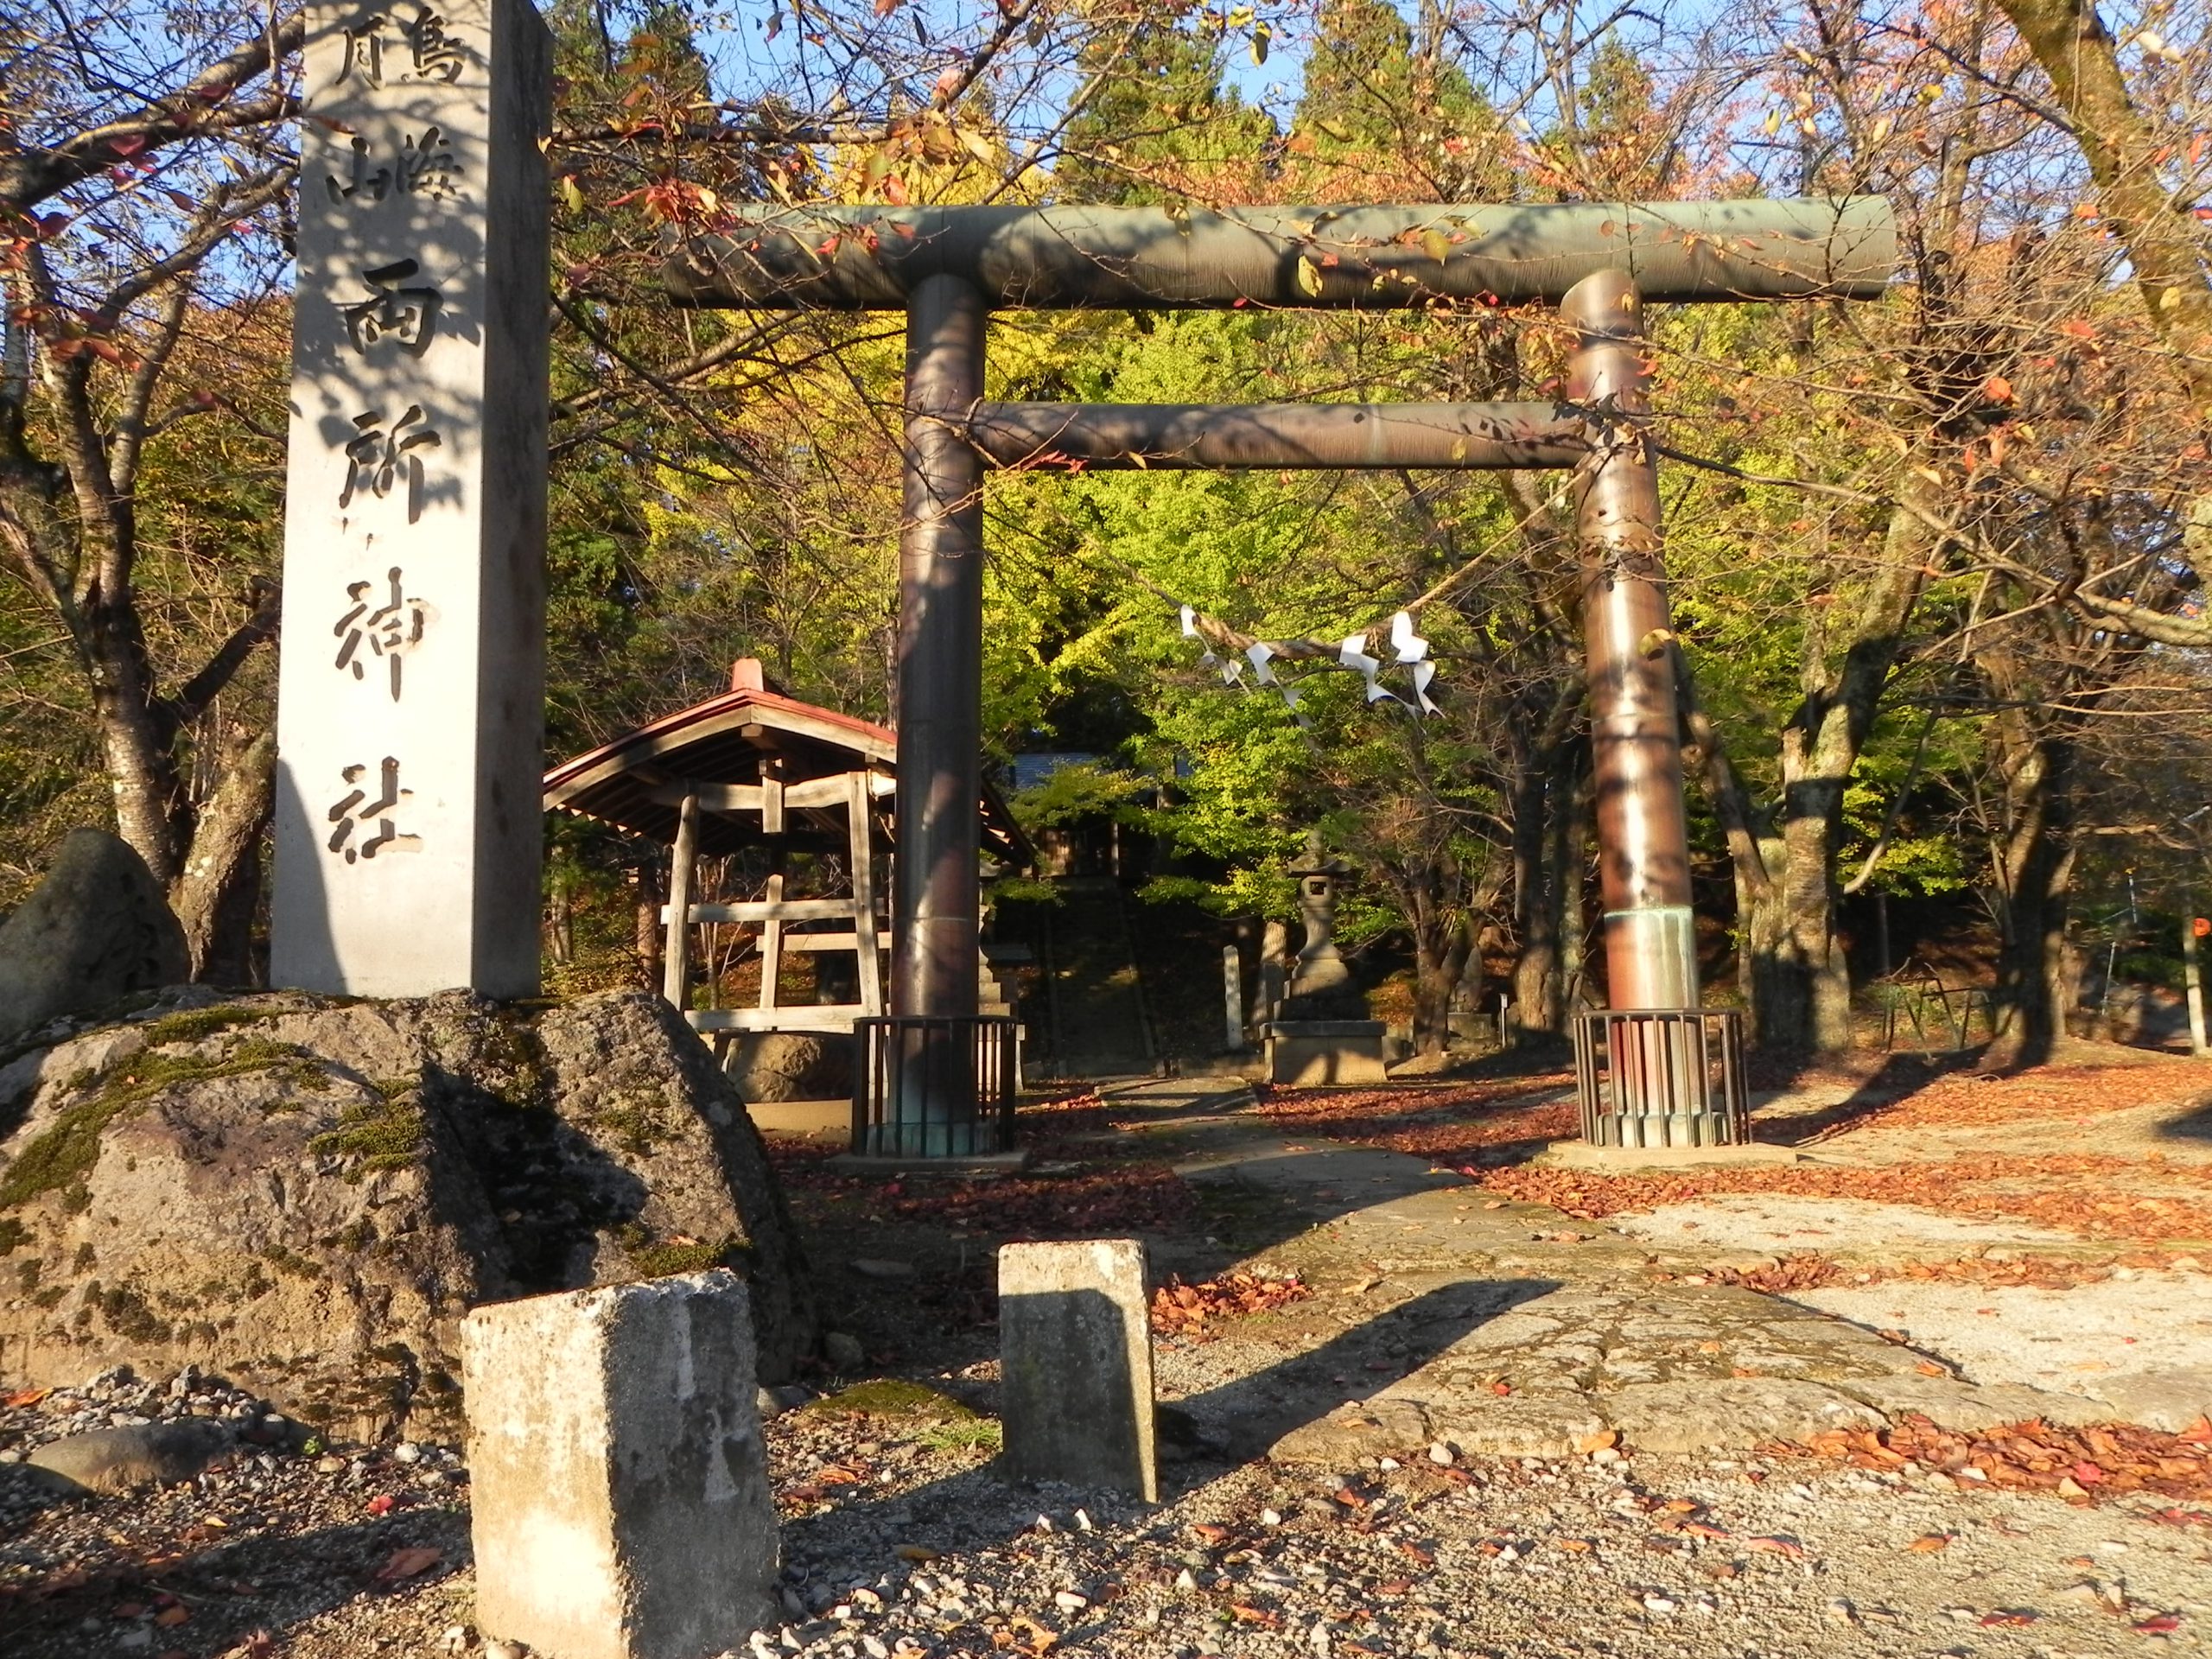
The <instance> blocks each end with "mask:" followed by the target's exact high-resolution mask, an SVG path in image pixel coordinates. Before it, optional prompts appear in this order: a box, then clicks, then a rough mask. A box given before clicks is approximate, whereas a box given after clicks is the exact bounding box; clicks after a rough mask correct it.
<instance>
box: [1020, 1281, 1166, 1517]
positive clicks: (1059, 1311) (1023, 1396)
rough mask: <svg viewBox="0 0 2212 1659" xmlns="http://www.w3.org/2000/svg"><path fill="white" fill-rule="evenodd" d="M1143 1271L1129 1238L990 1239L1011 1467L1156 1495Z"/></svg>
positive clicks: (1030, 1474)
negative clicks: (995, 1248) (998, 1243)
mask: <svg viewBox="0 0 2212 1659" xmlns="http://www.w3.org/2000/svg"><path fill="white" fill-rule="evenodd" d="M1144 1281H1145V1274H1144V1246H1143V1244H1141V1243H1139V1242H1138V1241H1137V1240H1135V1239H1133V1238H1100V1239H1087V1240H1084V1241H1083V1242H1081V1243H1072V1244H1008V1245H1006V1246H1004V1247H1002V1248H1001V1249H1000V1251H999V1375H1000V1402H1001V1403H1000V1413H999V1414H1000V1419H1001V1423H1002V1424H1003V1426H1004V1428H1005V1432H1006V1456H1005V1465H1006V1471H1007V1473H1008V1474H1009V1475H1011V1476H1013V1477H1014V1478H1015V1479H1017V1480H1058V1481H1065V1483H1067V1484H1069V1485H1071V1486H1089V1487H1094V1488H1098V1489H1101V1490H1103V1491H1116V1492H1126V1493H1128V1495H1129V1496H1131V1497H1141V1498H1143V1499H1144V1500H1145V1501H1146V1502H1147V1503H1153V1502H1155V1501H1156V1500H1157V1499H1158V1498H1159V1496H1160V1478H1159V1474H1158V1469H1157V1465H1156V1463H1155V1460H1154V1454H1153V1418H1152V1410H1153V1400H1152V1325H1151V1322H1150V1320H1149V1319H1148V1318H1147V1310H1146V1306H1145V1287H1144Z"/></svg>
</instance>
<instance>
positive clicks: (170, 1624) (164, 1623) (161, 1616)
mask: <svg viewBox="0 0 2212 1659" xmlns="http://www.w3.org/2000/svg"><path fill="white" fill-rule="evenodd" d="M191 1617H192V1610H191V1609H190V1608H188V1607H187V1606H186V1605H184V1604H183V1603H182V1602H179V1603H177V1605H175V1606H174V1607H164V1608H162V1611H160V1612H158V1613H156V1614H155V1615H154V1623H155V1624H158V1625H160V1626H161V1627H162V1629H163V1630H175V1628H176V1627H177V1626H178V1625H180V1624H183V1623H184V1621H185V1620H187V1619H188V1618H191Z"/></svg>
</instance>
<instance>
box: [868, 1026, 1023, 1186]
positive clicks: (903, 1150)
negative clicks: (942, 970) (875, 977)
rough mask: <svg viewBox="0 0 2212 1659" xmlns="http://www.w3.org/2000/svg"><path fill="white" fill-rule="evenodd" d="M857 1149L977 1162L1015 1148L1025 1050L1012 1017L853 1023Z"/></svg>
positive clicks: (891, 1155)
mask: <svg viewBox="0 0 2212 1659" xmlns="http://www.w3.org/2000/svg"><path fill="white" fill-rule="evenodd" d="M853 1036H854V1038H855V1045H856V1047H857V1051H858V1052H856V1053H855V1057H854V1058H855V1060H856V1061H857V1062H858V1064H857V1065H856V1066H855V1070H854V1072H853V1151H854V1152H855V1153H857V1154H861V1155H863V1156H866V1157H870V1158H976V1157H985V1156H988V1155H989V1154H994V1153H1000V1152H1005V1151H1007V1150H1008V1149H1009V1148H1010V1147H1012V1146H1013V1145H1014V1102H1015V1098H1016V1096H1018V1095H1019V1093H1020V1082H1021V1079H1020V1050H1019V1048H1018V1047H1017V1044H1016V1037H1017V1033H1016V1028H1015V1026H1014V1020H1013V1019H1012V1017H1011V1016H1009V1015H1007V1014H966V1015H950V1016H939V1015H932V1014H881V1015H877V1016H875V1017H874V1018H870V1019H863V1020H854V1021H853Z"/></svg>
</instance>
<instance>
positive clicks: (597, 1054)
mask: <svg viewBox="0 0 2212 1659" xmlns="http://www.w3.org/2000/svg"><path fill="white" fill-rule="evenodd" d="M715 1263H727V1264H728V1265H729V1266H731V1267H733V1268H736V1269H737V1270H738V1271H739V1272H741V1273H742V1274H745V1275H746V1276H747V1278H748V1279H749V1280H750V1281H752V1285H753V1299H752V1300H753V1312H754V1317H755V1320H756V1324H757V1325H758V1326H759V1331H758V1336H759V1343H760V1357H761V1369H762V1372H763V1375H764V1378H765V1379H766V1380H767V1381H771V1382H772V1381H777V1380H779V1379H780V1378H781V1377H783V1376H787V1375H788V1374H789V1373H790V1371H791V1368H792V1367H793V1366H794V1365H795V1364H796V1363H797V1362H798V1359H799V1358H800V1357H802V1355H804V1353H805V1352H806V1351H808V1350H809V1349H810V1347H811V1345H812V1344H813V1341H814V1334H815V1327H814V1319H813V1314H812V1307H811V1304H810V1300H809V1299H808V1296H807V1292H806V1281H805V1275H804V1266H803V1263H802V1262H801V1261H800V1259H799V1255H798V1249H797V1246H796V1243H795V1241H794V1239H793V1237H792V1234H791V1224H790V1219H789V1217H788V1214H787V1212H786V1211H785V1207H784V1205H783V1200H782V1197H781V1194H780V1193H779V1191H778V1189H777V1186H776V1184H775V1181H774V1179H773V1177H772V1173H770V1171H769V1169H768V1166H767V1163H766V1159H765V1157H764V1155H763V1154H762V1150H761V1147H760V1140H759V1137H758V1136H757V1135H756V1134H755V1133H754V1131H753V1127H752V1124H751V1122H750V1121H749V1120H748V1119H747V1116H746V1115H745V1112H744V1109H743V1108H742V1106H741V1104H740V1103H739V1102H738V1100H737V1098H736V1096H735V1095H734V1093H733V1092H732V1090H730V1088H729V1086H728V1084H727V1083H726V1082H725V1081H724V1080H723V1078H722V1077H721V1074H720V1072H719V1071H717V1070H716V1068H715V1065H714V1062H713V1059H712V1058H711V1057H710V1056H709V1053H708V1052H707V1051H706V1049H705V1047H704V1046H702V1044H701V1043H700V1042H699V1040H698V1039H697V1038H696V1036H695V1035H694V1034H693V1033H691V1032H690V1030H689V1028H687V1027H685V1026H684V1024H683V1021H682V1020H680V1019H678V1018H677V1017H676V1016H675V1014H673V1013H672V1011H671V1010H670V1009H669V1008H668V1007H666V1006H665V1005H664V1004H663V1003H661V1002H660V1001H658V999H655V998H652V997H649V996H646V995H642V994H639V993H630V992H617V993H608V994H606V995H597V996H590V997H585V998H582V999H580V1000H578V1001H574V1002H571V1003H568V1004H564V1005H561V1006H556V1007H549V1008H543V1009H536V1010H531V1011H527V1012H525V1011H519V1010H517V1009H514V1008H512V1007H501V1006H499V1005H495V1004H493V1003H488V1002H484V1001H478V1000H475V999H473V998H470V997H467V996H462V995H448V996H438V997H430V998H424V999H421V1000H414V1001H333V1000H328V999H321V998H314V997H307V996H302V995H283V994H280V995H267V996H253V997H243V998H239V999H238V1000H236V1001H231V1002H226V1003H221V1004H218V1005H216V1006H213V1007H192V1008H187V1009H183V1010H181V1011H162V1010H158V1009H156V1010H154V1011H152V1012H150V1013H149V1014H146V1015H143V1016H141V1017H140V1018H138V1019H137V1020H134V1021H131V1022H127V1023H124V1024H122V1025H118V1026H110V1027H103V1028H100V1029H99V1030H95V1031H91V1032H86V1033H80V1034H79V1035H78V1036H76V1037H74V1038H73V1039H70V1040H68V1041H67V1042H64V1043H61V1044H59V1045H57V1046H54V1048H52V1049H50V1050H48V1051H45V1052H41V1053H37V1054H35V1055H30V1056H25V1057H22V1058H19V1059H17V1060H16V1062H15V1063H13V1064H11V1065H10V1066H8V1067H7V1068H6V1070H5V1071H4V1072H0V1364H4V1366H5V1368H6V1372H7V1374H8V1375H9V1376H10V1377H13V1378H16V1379H17V1380H20V1381H22V1382H27V1383H34V1384H39V1383H56V1382H74V1381H77V1380H79V1379H80V1378H82V1377H84V1376H88V1375H90V1374H91V1373H92V1372H94V1371H97V1370H100V1369H101V1368H102V1367H104V1366H105V1365H108V1364H111V1363H117V1362H119V1361H124V1360H128V1361H130V1362H131V1363H134V1364H137V1365H138V1366H139V1367H140V1368H141V1369H142V1370H145V1369H154V1368H160V1367H163V1366H175V1367H181V1366H183V1365H184V1364H186V1363H197V1364H199V1365H200V1366H201V1367H203V1368H204V1369H207V1370H218V1371H221V1372H223V1373H225V1374H226V1375H228V1376H231V1377H232V1380H233V1381H235V1382H238V1383H241V1384H243V1385H245V1386H251V1387H253V1388H255V1389H258V1390H259V1391H261V1392H263V1393H265V1394H266V1395H269V1396H270V1398H271V1399H273V1400H275V1401H277V1402H278V1403H280V1404H281V1405H283V1407H285V1408H287V1409H289V1410H290V1411H292V1412H294V1413H295V1414H298V1415H300V1416H302V1417H304V1418H306V1419H308V1421H323V1422H328V1423H330V1424H332V1425H333V1427H336V1428H338V1429H339V1430H340V1431H341V1432H346V1433H357V1434H374V1433H381V1432H386V1431H389V1430H391V1429H394V1428H396V1427H398V1426H399V1425H400V1424H402V1423H403V1422H404V1423H409V1424H411V1425H413V1426H414V1427H415V1429H416V1432H423V1433H432V1432H440V1431H442V1430H443V1429H445V1428H448V1427H451V1426H452V1424H453V1422H454V1414H455V1411H456V1408H457V1407H458V1404H459V1401H458V1397H457V1395H456V1392H455V1385H454V1380H453V1379H454V1376H455V1375H456V1373H457V1366H456V1365H455V1363H454V1357H455V1349H454V1343H455V1327H456V1325H457V1322H458V1320H459V1319H460V1317H461V1314H463V1313H466V1312H467V1309H468V1308H469V1307H471V1306H474V1305H475V1304H476V1303H479V1302H482V1301H487V1300H500V1299H504V1298H507V1297H512V1296H519V1295H528V1294H536V1293H538V1292H542V1291H549V1290H563V1289H574V1288H578V1287H583V1286H587V1285H598V1284H608V1283H616V1282H620V1281H625V1280H629V1279H637V1278H647V1277H653V1276H657V1275H658V1274H664V1273H671V1272H682V1271H691V1270H695V1269H696V1268H701V1267H703V1266H707V1265H710V1264H715Z"/></svg>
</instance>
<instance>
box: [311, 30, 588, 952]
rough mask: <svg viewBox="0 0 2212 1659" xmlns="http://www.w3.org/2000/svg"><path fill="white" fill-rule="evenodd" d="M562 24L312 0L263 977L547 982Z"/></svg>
mask: <svg viewBox="0 0 2212 1659" xmlns="http://www.w3.org/2000/svg"><path fill="white" fill-rule="evenodd" d="M551 49H552V43H551V39H550V36H549V35H548V34H547V32H546V29H545V27H544V25H543V23H542V22H539V20H538V16H537V11H536V10H534V9H533V8H532V7H531V5H529V4H528V3H526V0H437V3H436V7H435V10H434V9H433V8H432V7H431V6H430V5H427V4H423V5H416V6H411V7H404V8H389V7H385V6H382V5H379V4H375V3H360V0H357V3H351V4H329V3H321V4H315V5H313V6H311V7H310V8H309V10H308V29H307V45H306V51H305V60H306V67H305V77H304V85H305V92H306V105H307V114H308V118H307V119H305V120H303V121H302V122H301V123H300V124H299V137H300V152H301V154H300V196H299V230H298V238H297V245H296V249H297V258H298V264H299V283H298V291H297V297H296V302H295V305H294V310H293V352H292V419H291V431H290V441H289V456H288V461H287V467H286V491H287V495H286V508H285V524H284V613H283V652H282V653H281V656H280V661H279V667H278V686H277V809H276V873H275V880H274V887H273V893H272V899H271V906H272V908H271V921H270V977H271V979H272V980H273V982H275V983H276V984H277V985H281V986H294V987H299V988H304V989H308V990H314V991H325V992H340V993H349V994H355V995H372V996H413V995H424V994H426V993H429V992H431V991H435V990H440V989H443V988H450V987H454V986H467V987H469V988H473V989H474V990H477V991H480V992H484V993H486V994H487V995H493V996H525V995H534V994H535V993H536V991H537V962H538V957H537V916H538V910H539V893H538V871H539V866H540V861H541V846H540V842H541V832H540V816H539V815H540V808H539V804H538V800H539V786H540V785H539V774H540V772H541V770H542V756H541V753H540V749H541V741H542V729H541V727H542V718H543V716H542V704H543V678H544V591H545V588H544V582H545V578H544V549H545V469H546V449H545V423H546V412H547V395H546V270H547V264H548V251H547V235H548V230H547V209H546V199H547V198H546V189H547V187H546V179H545V163H544V157H543V151H542V150H541V149H540V145H541V143H542V142H543V137H544V135H545V133H546V131H547V130H548V125H549V122H550V104H551Z"/></svg>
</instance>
